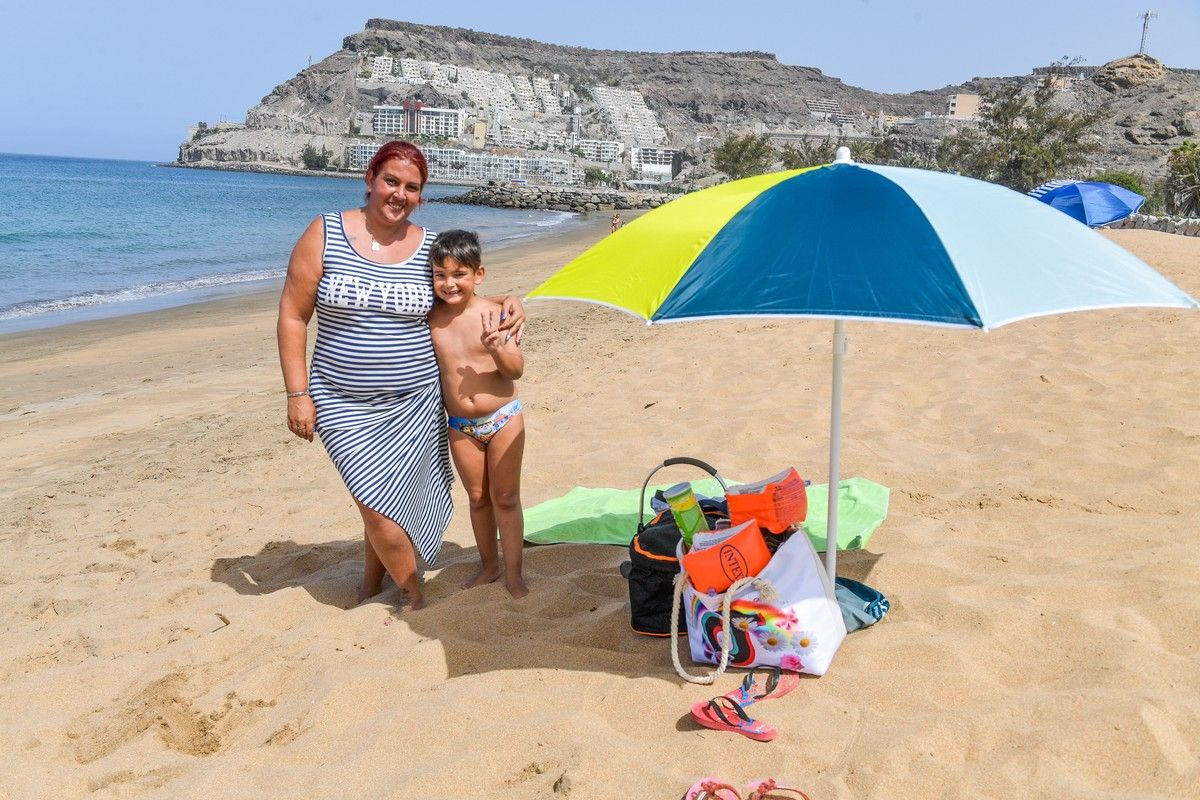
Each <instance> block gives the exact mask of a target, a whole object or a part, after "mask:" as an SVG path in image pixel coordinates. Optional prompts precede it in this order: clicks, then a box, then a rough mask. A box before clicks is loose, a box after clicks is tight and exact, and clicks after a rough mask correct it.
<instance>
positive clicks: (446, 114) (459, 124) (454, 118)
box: [417, 108, 467, 139]
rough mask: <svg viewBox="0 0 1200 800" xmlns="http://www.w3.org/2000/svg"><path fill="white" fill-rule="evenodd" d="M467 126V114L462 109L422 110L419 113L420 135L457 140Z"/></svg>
mask: <svg viewBox="0 0 1200 800" xmlns="http://www.w3.org/2000/svg"><path fill="white" fill-rule="evenodd" d="M466 124H467V112H466V110H465V109H462V108H422V109H421V110H420V112H419V126H420V130H419V131H417V132H418V133H421V134H424V135H426V136H444V137H446V138H447V139H457V138H458V137H459V136H461V135H462V132H463V128H464V127H466Z"/></svg>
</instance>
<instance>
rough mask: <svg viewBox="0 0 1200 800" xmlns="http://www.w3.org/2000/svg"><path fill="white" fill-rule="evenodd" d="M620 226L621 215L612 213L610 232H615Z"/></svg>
mask: <svg viewBox="0 0 1200 800" xmlns="http://www.w3.org/2000/svg"><path fill="white" fill-rule="evenodd" d="M620 227H621V215H620V214H613V215H612V232H613V233H616V232H617V228H620Z"/></svg>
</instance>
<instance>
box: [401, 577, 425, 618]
mask: <svg viewBox="0 0 1200 800" xmlns="http://www.w3.org/2000/svg"><path fill="white" fill-rule="evenodd" d="M400 592H401V593H402V594H403V595H404V599H405V600H407V601H408V608H410V609H412V610H413V611H416V610H417V609H418V608H424V607H425V595H424V594H423V593H422V592H421V579H420V578H419V577H417V576H416V575H414V576H413V577H412V578H411V579H409V580H407V581H405V582H404V583H402V584H400Z"/></svg>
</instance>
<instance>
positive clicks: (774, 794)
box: [682, 778, 812, 800]
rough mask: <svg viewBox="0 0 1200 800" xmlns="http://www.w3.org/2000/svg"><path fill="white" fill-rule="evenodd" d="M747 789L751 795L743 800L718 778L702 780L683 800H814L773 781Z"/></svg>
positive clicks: (685, 794)
mask: <svg viewBox="0 0 1200 800" xmlns="http://www.w3.org/2000/svg"><path fill="white" fill-rule="evenodd" d="M746 788H748V789H750V794H748V795H746V796H745V798H744V799H743V797H742V795H741V793H740V792H738V790H737V789H735V788H734V787H733V786H730V785H729V784H728V783H725V782H724V781H719V780H717V779H716V778H701V779H700V780H698V781H696V782H695V783H693V784H692V787H691V788H690V789H688V790H687V791H686V792H684V793H683V798H682V800H812V798H810V797H809V796H808V795H807V794H805V793H804V792H802V791H800V790H799V789H789V788H788V787H786V786H780V785H779V784H777V783H776V782H775V781H773V780H765V781H755V782H754V783H751V784H750V785H749V786H747V787H746Z"/></svg>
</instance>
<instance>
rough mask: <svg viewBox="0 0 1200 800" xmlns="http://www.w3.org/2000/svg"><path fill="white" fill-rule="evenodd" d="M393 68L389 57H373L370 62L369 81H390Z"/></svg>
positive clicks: (393, 63)
mask: <svg viewBox="0 0 1200 800" xmlns="http://www.w3.org/2000/svg"><path fill="white" fill-rule="evenodd" d="M393 66H395V62H394V61H393V60H392V57H391V56H375V60H374V61H373V62H371V80H373V81H389V80H391V79H392V67H393Z"/></svg>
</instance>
